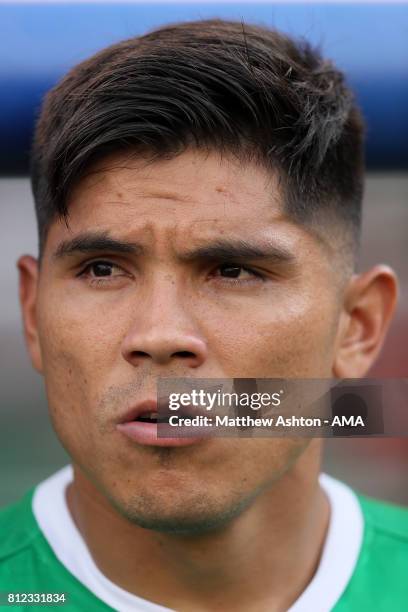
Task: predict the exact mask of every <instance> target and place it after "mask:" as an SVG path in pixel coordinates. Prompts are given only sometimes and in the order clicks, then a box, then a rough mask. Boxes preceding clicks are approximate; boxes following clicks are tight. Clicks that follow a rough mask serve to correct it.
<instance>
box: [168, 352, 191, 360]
mask: <svg viewBox="0 0 408 612" xmlns="http://www.w3.org/2000/svg"><path fill="white" fill-rule="evenodd" d="M171 356H172V357H183V358H184V359H185V358H187V357H195V355H194V353H191V352H190V351H176V352H175V353H172V355H171Z"/></svg>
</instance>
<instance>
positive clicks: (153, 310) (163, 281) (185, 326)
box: [122, 267, 207, 367]
mask: <svg viewBox="0 0 408 612" xmlns="http://www.w3.org/2000/svg"><path fill="white" fill-rule="evenodd" d="M138 297H139V300H137V301H136V303H135V306H134V308H135V316H134V317H133V318H132V324H131V327H130V329H129V331H128V334H127V335H126V337H125V339H124V341H123V346H122V354H123V356H124V357H125V359H126V360H127V361H129V362H131V363H132V364H133V365H138V364H139V363H141V362H142V361H143V362H144V361H146V360H152V361H153V362H155V363H160V364H165V363H167V362H170V361H172V362H174V360H180V361H183V363H184V364H185V365H188V366H190V367H197V366H199V365H201V364H202V363H203V362H204V361H205V358H206V354H207V347H206V342H205V340H204V338H203V337H202V335H201V333H200V330H199V328H198V325H197V321H196V319H195V316H194V314H193V313H192V311H191V308H190V306H191V301H190V300H189V299H188V291H187V290H186V287H185V286H184V285H183V283H182V282H181V279H180V278H179V277H177V275H176V274H175V273H173V272H171V271H170V270H168V269H167V270H166V268H165V267H164V268H162V269H161V270H160V272H157V273H155V274H154V275H153V273H152V274H151V275H150V276H149V277H148V278H147V279H146V281H145V282H144V287H143V289H141V292H140V295H139V296H138Z"/></svg>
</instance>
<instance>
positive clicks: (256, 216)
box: [50, 150, 313, 248]
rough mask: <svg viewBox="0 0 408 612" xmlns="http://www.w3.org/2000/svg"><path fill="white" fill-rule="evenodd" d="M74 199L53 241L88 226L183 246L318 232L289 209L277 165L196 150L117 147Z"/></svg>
mask: <svg viewBox="0 0 408 612" xmlns="http://www.w3.org/2000/svg"><path fill="white" fill-rule="evenodd" d="M67 204H68V210H69V229H68V228H67V227H66V226H65V224H64V223H63V221H62V220H60V221H58V222H56V223H54V224H53V226H51V229H50V234H51V236H50V239H51V241H52V242H55V241H56V240H58V239H65V238H67V237H72V235H75V234H79V233H81V232H86V231H100V232H107V233H109V234H110V235H111V236H113V237H120V238H132V239H134V240H138V241H139V242H143V243H144V244H147V245H148V244H149V243H150V244H151V245H158V244H159V243H160V241H161V242H165V241H170V242H172V243H173V245H174V246H175V247H176V248H177V243H178V242H184V243H185V242H186V241H190V242H196V243H200V242H205V241H206V240H210V239H214V237H223V236H224V237H237V238H261V239H262V238H265V239H266V240H267V239H268V238H270V237H273V238H274V239H275V240H276V239H278V240H280V241H281V242H283V243H285V242H286V243H288V242H289V243H294V242H299V241H302V240H303V241H307V242H310V240H311V239H313V237H312V236H311V235H310V233H309V232H307V231H306V228H304V227H303V226H299V225H297V224H295V223H294V222H293V221H292V220H291V219H289V218H288V217H287V215H286V214H285V210H284V196H283V192H282V189H281V186H280V184H279V177H278V175H277V173H276V174H274V173H273V172H267V171H266V170H265V169H263V168H261V167H259V166H257V165H255V164H254V163H246V164H245V163H243V162H240V161H238V160H237V159H235V158H233V157H230V156H226V155H224V156H221V155H219V154H216V153H205V152H200V151H193V150H190V151H186V152H184V153H182V154H181V155H179V156H177V157H174V158H172V159H162V160H156V161H153V162H152V161H150V162H149V161H147V160H144V159H141V158H140V157H135V156H131V155H129V154H125V153H122V154H116V155H112V156H110V157H107V158H105V159H103V160H102V161H100V162H98V163H97V164H95V165H94V166H92V167H91V168H90V169H89V170H88V171H87V173H86V174H85V175H84V176H83V178H82V179H81V180H80V181H79V182H78V184H77V185H76V187H75V188H74V189H73V191H72V193H71V196H70V199H69V201H68V203H67ZM174 243H175V244H174ZM288 246H290V244H288Z"/></svg>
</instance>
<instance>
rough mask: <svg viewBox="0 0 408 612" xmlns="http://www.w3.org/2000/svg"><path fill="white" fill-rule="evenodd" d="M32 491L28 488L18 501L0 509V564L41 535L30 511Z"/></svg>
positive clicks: (24, 548)
mask: <svg viewBox="0 0 408 612" xmlns="http://www.w3.org/2000/svg"><path fill="white" fill-rule="evenodd" d="M33 493H34V489H30V490H29V491H28V492H27V493H26V494H25V495H24V497H22V498H21V499H20V500H19V501H18V502H16V503H14V504H12V505H10V506H7V507H5V508H1V509H0V565H1V564H2V563H3V562H4V561H5V560H6V559H9V558H10V557H13V556H15V555H18V554H19V553H20V552H21V551H24V550H26V549H27V548H29V547H30V546H31V545H32V544H33V541H34V540H35V539H36V538H38V537H40V536H41V533H40V530H39V527H38V524H37V522H36V520H35V518H34V515H33V512H32V506H31V504H32V497H33Z"/></svg>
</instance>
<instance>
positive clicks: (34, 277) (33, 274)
mask: <svg viewBox="0 0 408 612" xmlns="http://www.w3.org/2000/svg"><path fill="white" fill-rule="evenodd" d="M17 267H18V270H19V297H20V306H21V313H22V318H23V327H24V336H25V340H26V344H27V348H28V350H29V353H30V357H31V362H32V364H33V366H34V368H35V369H36V370H37V371H38V372H40V373H42V358H41V347H40V343H39V336H38V326H37V291H38V261H37V260H36V259H35V258H34V257H31V256H30V255H23V256H22V257H20V259H19V260H18V262H17Z"/></svg>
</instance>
